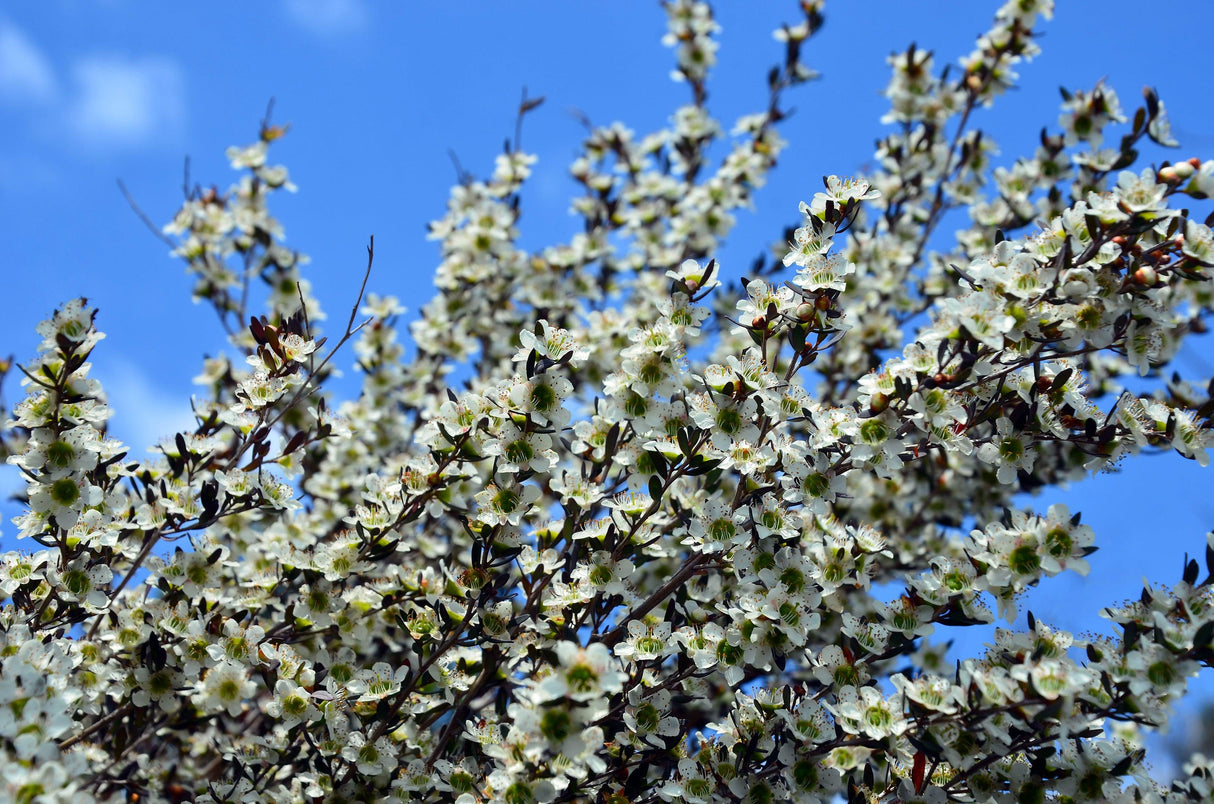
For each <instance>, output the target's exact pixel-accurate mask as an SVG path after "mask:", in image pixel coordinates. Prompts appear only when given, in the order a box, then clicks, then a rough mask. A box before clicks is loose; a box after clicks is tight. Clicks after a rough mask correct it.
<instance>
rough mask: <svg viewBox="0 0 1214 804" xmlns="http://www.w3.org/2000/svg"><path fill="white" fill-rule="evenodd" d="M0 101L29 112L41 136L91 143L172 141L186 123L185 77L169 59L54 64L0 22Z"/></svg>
mask: <svg viewBox="0 0 1214 804" xmlns="http://www.w3.org/2000/svg"><path fill="white" fill-rule="evenodd" d="M0 102H3V103H5V104H7V105H9V106H15V105H25V106H29V105H33V106H36V107H37V108H36V109H29V110H28V113H29V114H30V115H31V117H30V123H31V124H32V126H33V128H34V130H35V131H36V132H38V133H40V134H41V135H42V136H43V138H45V139H47V140H52V141H53V140H56V139H61V138H62V137H63V136H64V135H65V134H66V135H67V136H68V137H70V138H71V139H73V140H75V141H77V142H79V143H82V144H84V145H86V146H90V147H97V148H112V147H129V146H137V145H146V144H148V143H149V142H154V141H160V142H165V141H173V140H175V139H176V138H177V137H178V136H179V135H180V133H181V131H182V130H183V128H184V122H185V80H184V78H183V76H182V71H181V68H180V67H179V66H178V65H177V63H176V62H174V61H172V60H171V59H167V58H162V57H157V56H142V57H131V56H126V55H119V54H113V53H96V54H92V55H87V56H82V57H80V58H77V59H75V60H74V61H73V62H72V63H71V64H70V65H69V66H68V68H67V69H66V70H65V69H63V67H62V65H60V66H59V67H56V65H54V64H52V62H51V60H50V59H49V58H48V57H47V56H46V55H45V54H44V53H43V51H42V50H41V49H40V48H39V47H38V45H37V44H36V43H35V42H34V41H33V40H32V39H30V38H29V37H28V36H26V35H25V33H24V32H23V31H22V30H21V29H19V28H17V27H16V26H14V25H12V24H11V23H10V22H8V21H7V20H4V19H0Z"/></svg>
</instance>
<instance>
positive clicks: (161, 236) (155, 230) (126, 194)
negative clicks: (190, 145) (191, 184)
mask: <svg viewBox="0 0 1214 804" xmlns="http://www.w3.org/2000/svg"><path fill="white" fill-rule="evenodd" d="M189 164H190V163H189V161H187V162H186V165H187V168H186V170H187V175H188V171H189V167H188V165H189ZM117 181H118V189H119V190H121V191H122V196H123V198H125V199H126V202H127V203H128V204H130V206H131V211H133V212H134V213H135V214H136V215H138V216H139V220H141V221H143V225H144V226H146V227H148V231H149V232H151V233H152V234H154V235H156V239H157V240H159V241H160V242H162V243H164V244H166V245H168V247H169V248H177V244H176V243H174V242H173V239H172V238H171V237H169V236H168V235H166V234H165V233H164V232H162V231H161V230H160V227H159V226H157V225H156V224H155V223H153V222H152V219H151V218H149V217H148V216H147V213H145V212H144V211H143V210H142V209H140V208H139V204H138V203H137V202H136V201H135V197H134V196H133V195H131V191H130V190H128V189H127V188H126V185H125V184H123V182H122V179H118V180H117Z"/></svg>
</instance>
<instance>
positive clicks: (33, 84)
mask: <svg viewBox="0 0 1214 804" xmlns="http://www.w3.org/2000/svg"><path fill="white" fill-rule="evenodd" d="M56 83H57V82H56V81H55V71H54V70H53V69H51V64H50V62H49V61H48V60H47V58H46V56H44V55H43V54H42V51H41V50H39V49H38V46H37V45H35V44H34V43H33V42H32V41H30V39H29V38H28V37H27V36H26V35H25V33H24V32H22V31H21V29H20V28H17V27H16V26H15V25H12V24H11V23H9V22H7V21H0V98H3V99H4V100H8V101H34V102H37V103H45V102H48V101H51V100H53V99H54V97H55V95H56V94H57V87H56Z"/></svg>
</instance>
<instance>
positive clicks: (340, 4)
mask: <svg viewBox="0 0 1214 804" xmlns="http://www.w3.org/2000/svg"><path fill="white" fill-rule="evenodd" d="M283 8H284V10H285V11H286V14H287V18H288V19H290V20H291V21H292V22H294V23H295V24H296V25H298V26H299V27H300V28H303V29H304V30H306V31H308V32H309V33H311V34H314V35H316V36H321V37H326V38H328V37H333V36H343V35H346V34H351V33H355V32H357V31H361V30H362V29H363V28H364V27H366V24H367V21H368V19H369V16H370V15H369V14H368V12H367V6H366V4H365V3H364V2H363V0H283Z"/></svg>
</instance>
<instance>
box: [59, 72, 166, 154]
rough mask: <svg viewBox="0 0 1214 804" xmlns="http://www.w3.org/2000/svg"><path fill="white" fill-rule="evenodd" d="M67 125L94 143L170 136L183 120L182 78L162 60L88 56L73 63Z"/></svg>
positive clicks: (135, 141) (136, 141)
mask: <svg viewBox="0 0 1214 804" xmlns="http://www.w3.org/2000/svg"><path fill="white" fill-rule="evenodd" d="M72 79H73V87H72V97H71V98H70V100H69V101H68V104H67V108H66V110H65V111H66V114H67V117H68V121H67V122H68V125H69V126H70V128H71V130H72V131H73V132H74V133H75V134H76V136H77V138H78V139H80V140H81V141H83V142H85V143H88V144H92V145H101V146H108V145H119V146H124V145H128V146H129V145H140V144H143V143H146V142H148V141H150V140H156V139H166V138H168V139H171V138H173V137H175V136H176V135H177V134H179V133H180V131H181V128H182V125H183V122H184V120H185V81H184V80H183V78H182V75H181V70H180V68H178V66H177V65H176V64H175V63H174V62H172V61H170V60H168V59H163V58H155V57H145V58H138V59H133V58H127V57H123V56H114V55H102V56H88V57H85V58H81V59H79V60H77V61H76V63H75V64H74V65H73V67H72Z"/></svg>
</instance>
